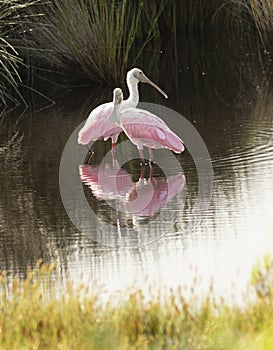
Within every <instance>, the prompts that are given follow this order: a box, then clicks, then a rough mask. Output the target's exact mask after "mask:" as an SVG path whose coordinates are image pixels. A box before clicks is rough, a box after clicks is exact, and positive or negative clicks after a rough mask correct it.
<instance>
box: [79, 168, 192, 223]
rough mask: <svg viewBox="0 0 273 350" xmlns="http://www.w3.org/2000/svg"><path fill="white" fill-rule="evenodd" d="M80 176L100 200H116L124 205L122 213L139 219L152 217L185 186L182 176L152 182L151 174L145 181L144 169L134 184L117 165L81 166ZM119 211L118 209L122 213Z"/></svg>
mask: <svg viewBox="0 0 273 350" xmlns="http://www.w3.org/2000/svg"><path fill="white" fill-rule="evenodd" d="M79 172H80V178H81V181H82V182H83V183H84V184H85V185H86V186H88V187H89V188H90V190H91V191H92V193H93V195H94V196H95V197H96V198H97V199H99V200H113V199H117V200H118V201H119V203H122V211H124V212H125V213H128V214H132V215H136V216H139V217H151V216H153V215H154V214H155V213H156V212H158V211H159V210H160V209H161V208H162V207H164V206H165V205H166V204H167V203H168V202H169V201H170V200H171V199H172V198H173V197H174V196H175V195H176V194H177V193H178V192H179V191H181V190H182V189H183V188H184V186H185V184H186V179H185V176H184V175H182V174H178V175H173V176H169V177H167V178H165V177H157V178H153V174H152V170H151V171H150V176H149V178H148V179H146V178H144V168H143V167H142V169H141V172H140V176H139V179H138V181H137V182H133V181H132V179H131V175H130V174H129V173H128V172H127V171H126V170H124V169H122V168H120V166H119V164H118V162H117V161H114V162H113V164H108V163H105V164H101V165H100V166H97V167H92V166H91V165H80V166H79ZM120 208H121V207H120V206H118V209H119V210H120Z"/></svg>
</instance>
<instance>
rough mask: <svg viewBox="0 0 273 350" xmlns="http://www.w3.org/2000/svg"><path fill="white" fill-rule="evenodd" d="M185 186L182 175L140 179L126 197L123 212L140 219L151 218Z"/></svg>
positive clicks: (184, 179)
mask: <svg viewBox="0 0 273 350" xmlns="http://www.w3.org/2000/svg"><path fill="white" fill-rule="evenodd" d="M185 184H186V178H185V176H184V175H182V174H178V175H174V176H169V177H168V178H165V177H160V178H153V177H152V175H151V174H150V176H149V179H147V180H146V179H145V178H144V177H142V176H141V177H140V178H139V180H138V182H136V183H135V184H134V186H133V187H132V188H131V189H130V191H129V192H128V193H127V196H126V202H125V212H126V213H131V214H135V215H137V216H141V217H151V216H153V215H154V214H155V213H156V212H157V211H158V210H159V209H161V208H162V207H164V206H165V205H166V204H167V203H168V202H169V201H170V200H171V199H172V198H173V197H174V196H175V195H176V194H177V193H178V192H179V191H181V190H182V189H183V188H184V186H185Z"/></svg>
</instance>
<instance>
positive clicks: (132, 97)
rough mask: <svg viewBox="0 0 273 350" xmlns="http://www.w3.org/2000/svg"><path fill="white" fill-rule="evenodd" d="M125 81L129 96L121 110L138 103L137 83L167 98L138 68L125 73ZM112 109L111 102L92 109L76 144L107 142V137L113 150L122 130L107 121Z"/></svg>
mask: <svg viewBox="0 0 273 350" xmlns="http://www.w3.org/2000/svg"><path fill="white" fill-rule="evenodd" d="M126 81H127V86H128V89H129V93H130V94H129V97H128V99H127V100H124V101H123V102H122V106H121V109H122V110H123V109H125V108H130V107H136V106H137V104H138V101H139V93H138V83H139V82H142V83H147V84H150V85H152V86H153V87H154V88H156V89H157V90H158V91H159V92H160V93H161V94H162V95H164V96H165V97H166V98H167V97H168V96H167V94H166V93H165V92H164V91H162V90H161V89H160V88H159V87H158V86H157V85H156V84H155V83H153V82H152V81H151V80H150V79H149V78H147V77H146V75H145V74H144V73H143V71H142V70H140V69H138V68H133V69H131V70H130V71H129V72H128V73H127V79H126ZM112 109H113V103H112V102H108V103H104V104H102V105H100V106H98V107H96V108H95V109H93V111H92V112H91V113H90V115H89V117H88V119H87V120H86V122H85V125H84V126H83V128H82V129H81V130H80V131H79V135H78V143H80V144H83V145H86V144H88V143H89V142H91V141H96V140H100V139H103V140H107V139H108V138H109V137H111V138H112V148H114V147H115V144H116V142H117V139H118V135H119V133H120V132H122V129H121V128H120V127H119V126H118V125H116V124H112V123H111V122H110V121H109V120H108V117H109V115H110V114H111V112H112Z"/></svg>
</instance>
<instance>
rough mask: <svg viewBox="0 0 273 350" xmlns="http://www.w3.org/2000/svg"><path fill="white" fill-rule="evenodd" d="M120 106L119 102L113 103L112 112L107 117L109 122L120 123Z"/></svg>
mask: <svg viewBox="0 0 273 350" xmlns="http://www.w3.org/2000/svg"><path fill="white" fill-rule="evenodd" d="M120 106H121V105H120V104H114V107H113V110H112V113H111V114H110V116H109V118H108V119H109V121H110V122H111V123H114V124H118V125H120Z"/></svg>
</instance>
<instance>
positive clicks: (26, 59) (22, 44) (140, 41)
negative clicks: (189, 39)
mask: <svg viewBox="0 0 273 350" xmlns="http://www.w3.org/2000/svg"><path fill="white" fill-rule="evenodd" d="M245 29H247V30H245ZM253 29H254V30H256V31H257V32H258V33H259V35H260V38H261V40H262V41H263V43H264V44H265V45H266V46H270V45H271V44H272V40H271V38H272V34H273V2H272V1H271V0H227V1H221V0H211V1H207V0H194V1H186V0H184V1H179V0H169V1H167V0H160V1H157V2H156V3H155V2H154V3H151V2H148V1H134V2H133V1H129V0H122V1H117V0H93V1H89V0H1V1H0V73H1V81H0V101H1V102H2V103H7V102H8V101H12V102H14V103H15V102H16V100H18V99H22V96H21V90H20V89H19V87H20V86H21V85H22V79H24V81H23V85H27V86H28V87H30V86H31V84H33V81H36V80H37V81H42V80H41V79H47V80H53V76H54V78H55V81H56V80H57V82H58V83H64V82H65V83H66V84H67V85H70V86H71V85H73V84H83V83H86V82H90V81H93V82H106V81H112V82H120V79H121V77H124V76H125V73H126V71H127V70H128V69H129V68H130V67H132V66H134V65H141V60H142V56H143V53H145V52H146V53H147V52H150V53H153V52H155V51H156V52H159V51H160V49H161V41H163V40H168V41H169V40H170V38H171V39H174V40H173V42H174V43H175V44H174V45H177V43H178V42H179V40H178V36H179V35H178V33H179V34H181V33H192V32H199V33H204V32H207V31H214V32H217V31H219V30H224V31H227V30H229V31H233V32H234V31H237V30H239V33H240V35H242V33H248V34H249V33H250V32H251V30H253ZM148 56H149V54H148ZM56 73H57V77H56ZM122 79H123V78H122Z"/></svg>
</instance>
